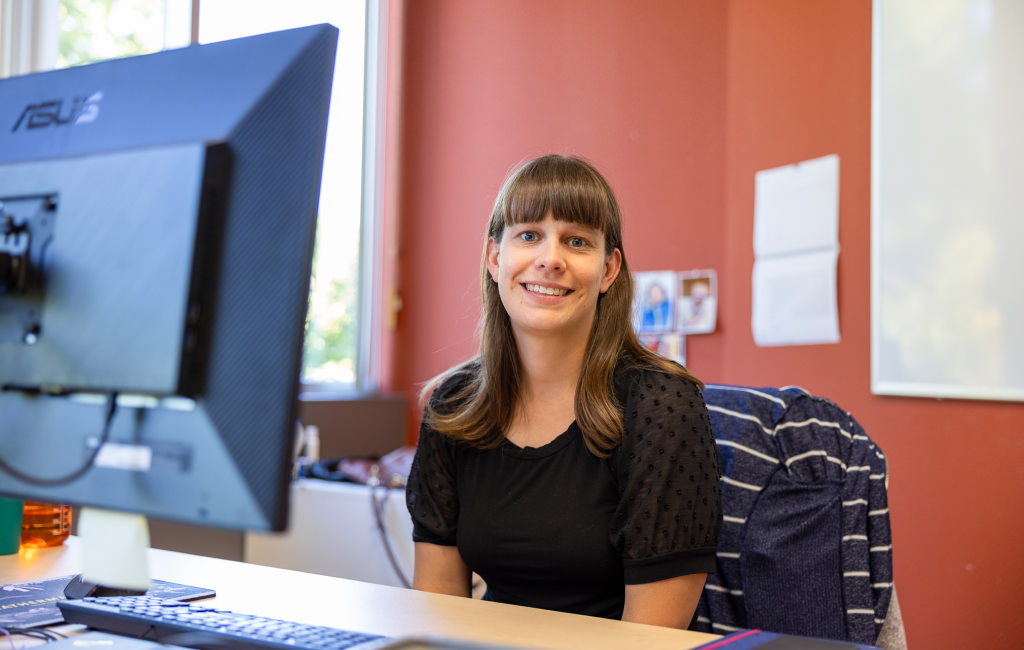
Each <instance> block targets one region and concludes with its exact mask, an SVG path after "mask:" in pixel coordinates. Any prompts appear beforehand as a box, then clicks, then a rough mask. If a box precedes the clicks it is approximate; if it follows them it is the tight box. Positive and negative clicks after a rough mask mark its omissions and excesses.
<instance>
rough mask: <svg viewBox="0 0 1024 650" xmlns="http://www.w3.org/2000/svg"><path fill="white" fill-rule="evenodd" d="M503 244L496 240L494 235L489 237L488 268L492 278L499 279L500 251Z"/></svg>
mask: <svg viewBox="0 0 1024 650" xmlns="http://www.w3.org/2000/svg"><path fill="white" fill-rule="evenodd" d="M500 248H501V245H500V244H499V243H498V242H496V241H495V240H494V237H490V238H488V239H487V270H488V272H490V274H491V279H492V280H494V281H495V282H497V281H498V253H499V249H500Z"/></svg>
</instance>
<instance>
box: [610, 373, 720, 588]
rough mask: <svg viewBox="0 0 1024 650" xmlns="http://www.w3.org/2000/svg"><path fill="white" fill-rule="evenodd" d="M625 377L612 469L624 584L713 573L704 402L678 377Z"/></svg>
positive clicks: (715, 517) (615, 538)
mask: <svg viewBox="0 0 1024 650" xmlns="http://www.w3.org/2000/svg"><path fill="white" fill-rule="evenodd" d="M626 375H627V376H626V378H625V379H624V380H623V379H622V378H620V389H619V391H618V394H619V395H620V400H621V402H622V403H623V404H624V412H623V424H624V433H623V438H622V442H621V444H620V445H619V447H618V448H617V449H616V451H615V452H614V455H613V457H612V461H611V462H612V470H613V471H614V472H615V477H616V481H617V484H618V489H619V498H620V500H619V504H618V507H617V508H616V510H615V514H614V516H613V519H612V530H611V542H612V544H613V546H614V547H615V548H616V549H617V550H618V552H619V553H620V555H621V557H622V558H623V568H624V573H625V582H626V584H638V583H647V582H654V581H657V580H664V579H667V578H672V577H676V576H680V575H686V574H691V573H713V572H714V571H715V548H716V546H717V544H718V535H719V533H720V531H721V526H722V501H721V491H720V486H719V481H720V478H721V475H720V473H719V468H718V451H717V448H716V446H715V440H714V437H713V436H712V434H711V427H710V425H709V423H708V415H707V408H706V407H705V405H704V399H703V397H702V396H701V394H700V390H699V388H698V387H697V386H696V385H695V384H694V383H692V382H690V381H688V380H687V379H685V378H683V377H679V376H677V375H672V374H668V373H664V372H659V371H657V370H651V369H643V370H638V369H633V370H631V371H628V372H627V373H626ZM623 393H624V394H625V395H624V397H625V399H622V396H623Z"/></svg>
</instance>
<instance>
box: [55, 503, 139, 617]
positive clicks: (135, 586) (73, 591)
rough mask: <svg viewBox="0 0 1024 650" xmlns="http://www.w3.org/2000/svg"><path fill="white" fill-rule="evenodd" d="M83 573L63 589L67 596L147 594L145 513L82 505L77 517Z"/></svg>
mask: <svg viewBox="0 0 1024 650" xmlns="http://www.w3.org/2000/svg"><path fill="white" fill-rule="evenodd" d="M78 536H79V537H80V538H81V540H82V572H81V573H80V574H79V575H77V576H75V577H74V578H72V580H71V582H69V583H68V585H67V586H66V587H65V588H64V596H65V598H69V599H75V598H84V597H86V596H133V595H138V594H143V593H146V590H148V589H149V587H150V586H151V584H152V580H150V577H149V559H148V552H149V525H148V523H147V522H146V518H145V517H144V516H142V515H136V514H129V513H124V512H114V511H110V510H100V509H97V508H82V510H81V513H80V514H79V518H78Z"/></svg>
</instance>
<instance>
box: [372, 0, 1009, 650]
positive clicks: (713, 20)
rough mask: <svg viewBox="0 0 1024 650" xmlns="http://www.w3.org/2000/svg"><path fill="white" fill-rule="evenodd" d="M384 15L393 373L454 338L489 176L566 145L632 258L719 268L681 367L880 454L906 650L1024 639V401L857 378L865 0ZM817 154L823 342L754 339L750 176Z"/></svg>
mask: <svg viewBox="0 0 1024 650" xmlns="http://www.w3.org/2000/svg"><path fill="white" fill-rule="evenodd" d="M401 31H402V33H404V38H403V40H402V47H401V52H402V57H403V59H402V60H403V66H402V88H401V93H400V95H401V106H400V110H399V112H400V114H401V116H402V117H401V120H400V124H399V127H400V128H399V130H398V132H397V137H399V138H400V140H401V144H400V146H398V147H397V148H396V149H397V150H398V151H400V154H401V159H400V161H399V163H398V167H399V169H398V170H397V171H396V173H395V178H398V179H400V187H399V190H398V193H397V198H396V205H395V213H396V216H397V218H398V219H399V221H400V225H399V228H398V233H397V242H398V249H397V251H396V252H395V257H396V259H397V280H396V283H397V286H398V289H399V291H400V294H401V297H402V303H403V308H402V310H401V312H400V313H399V317H398V323H397V329H396V330H395V331H394V339H393V341H392V342H391V343H390V345H391V350H392V351H393V354H392V355H391V357H390V358H392V359H393V360H394V362H393V364H392V365H391V367H390V368H388V376H390V377H391V378H392V381H391V383H390V384H389V385H388V386H387V387H388V388H393V389H395V390H399V391H405V392H409V393H413V392H415V391H416V390H418V388H419V386H420V385H422V383H423V382H424V381H426V380H427V379H429V378H430V377H431V376H433V375H434V374H436V373H438V372H440V371H442V370H443V369H445V368H447V367H448V366H450V365H452V364H453V363H456V362H458V361H460V360H462V359H464V358H466V357H468V356H470V355H472V354H473V351H474V349H475V338H474V332H475V326H476V318H477V315H478V309H479V298H478V293H479V289H478V285H479V262H480V251H481V249H482V234H483V229H484V225H485V222H486V218H487V215H488V213H489V210H490V206H491V203H492V201H493V198H494V194H495V193H496V192H497V189H498V187H499V186H500V184H501V182H502V181H503V179H504V177H505V175H506V174H507V172H508V171H509V170H510V169H511V168H512V167H513V166H514V165H515V164H516V163H518V162H519V161H521V160H523V159H524V158H528V157H532V156H535V155H539V154H542V153H548V152H552V151H554V152H571V153H577V154H580V155H583V156H585V157H587V158H589V159H590V160H592V161H593V162H594V163H595V164H597V166H598V167H599V168H600V169H601V170H602V171H604V172H605V174H606V175H607V176H608V178H609V179H610V181H611V183H612V185H613V187H614V188H615V190H616V192H617V194H618V196H619V199H620V202H621V204H622V207H623V211H624V219H625V242H626V252H627V255H628V257H629V259H630V263H631V264H632V266H633V268H634V269H635V270H654V269H689V268H707V267H710V268H716V269H718V271H719V289H720V291H721V298H720V310H721V311H720V314H719V330H718V331H717V332H716V333H714V334H711V335H704V336H693V337H691V338H690V340H689V342H688V357H689V366H690V368H691V369H692V370H693V371H694V372H695V373H696V374H697V375H698V376H700V377H702V378H703V379H705V380H708V381H719V382H729V383H738V384H749V385H785V384H799V385H802V386H804V387H805V388H807V389H809V390H812V391H814V392H817V393H820V394H822V395H826V396H828V397H831V398H832V399H833V400H835V401H836V402H838V403H839V404H841V405H842V406H844V407H845V408H847V409H848V410H850V411H851V412H852V413H854V414H855V415H856V416H857V418H858V420H860V422H861V423H862V424H863V425H864V426H865V428H866V429H867V431H868V433H869V434H870V435H872V437H873V438H874V439H875V440H876V441H877V442H878V443H879V444H880V445H881V447H882V448H883V449H884V450H885V452H886V453H887V455H888V457H889V461H890V468H891V471H892V480H891V484H890V506H891V510H892V516H893V527H894V536H895V558H896V568H895V575H896V580H897V585H898V590H899V594H900V602H901V604H902V606H903V612H904V620H905V623H906V627H907V633H908V637H909V641H910V643H911V644H912V646H913V647H915V648H950V649H952V648H959V647H963V646H965V645H968V644H969V643H970V642H971V641H975V642H977V641H984V642H987V643H988V644H989V645H992V646H995V647H1003V646H1006V647H1010V646H1012V645H1014V644H1015V643H1016V641H1017V639H1019V638H1024V617H1020V616H1019V614H1018V612H1016V611H1015V610H1016V609H1017V607H1015V605H1016V604H1017V603H1019V602H1020V600H1021V599H1020V597H1019V595H1018V590H1017V588H1016V587H1017V583H1019V582H1020V581H1021V579H1022V578H1024V560H1022V554H1021V553H1020V552H1019V551H1018V550H1017V548H1016V546H1017V542H1018V540H1020V539H1021V538H1022V537H1024V535H1022V533H1024V523H1022V521H1024V517H1022V516H1021V514H1022V508H1021V506H1020V502H1021V499H1022V497H1024V434H1022V433H1021V431H1022V430H1024V405H1021V404H1001V403H986V402H964V401H952V400H947V401H938V400H926V399H908V398H886V397H877V396H873V395H871V392H870V354H869V349H870V343H869V324H870V323H869V318H870V287H869V282H870V264H869V259H870V127H871V125H870V91H871V77H870V74H871V2H870V0H844V1H843V2H822V1H821V0H729V1H727V2H715V1H711V0H641V1H638V2H628V3H627V2H620V1H618V0H602V1H594V0H558V1H557V2H555V1H551V0H516V1H515V2H479V1H477V0H429V1H427V2H420V1H416V2H408V3H405V4H404V14H403V24H402V29H401ZM830 153H837V154H839V157H840V166H841V179H840V233H839V234H840V244H841V253H840V257H839V301H840V330H841V335H842V342H841V343H839V344H835V345H823V346H806V347H782V348H758V347H757V346H755V345H754V343H753V339H752V337H751V334H750V274H751V270H752V267H753V250H752V228H753V205H754V203H753V201H754V196H753V190H754V173H755V172H756V171H757V170H759V169H765V168H769V167H775V166H778V165H782V164H787V163H791V162H796V161H799V160H804V159H808V158H813V157H816V156H821V155H825V154H830ZM418 416H419V414H418V409H417V408H416V407H411V408H410V413H409V427H410V433H409V435H410V440H412V439H414V437H415V426H416V424H417V423H418Z"/></svg>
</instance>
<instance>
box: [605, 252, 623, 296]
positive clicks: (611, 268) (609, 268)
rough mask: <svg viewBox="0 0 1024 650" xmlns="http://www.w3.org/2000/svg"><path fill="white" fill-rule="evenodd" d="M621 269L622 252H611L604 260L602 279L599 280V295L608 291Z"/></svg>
mask: <svg viewBox="0 0 1024 650" xmlns="http://www.w3.org/2000/svg"><path fill="white" fill-rule="evenodd" d="M621 268H622V252H621V251H619V249H618V248H616V249H615V250H613V251H612V253H611V255H609V256H608V257H606V258H605V260H604V277H602V278H601V293H604V292H605V291H608V289H609V288H610V287H611V286H612V282H615V278H617V277H619V270H620V269H621Z"/></svg>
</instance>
